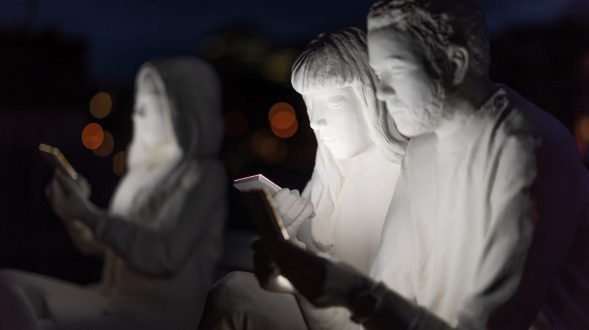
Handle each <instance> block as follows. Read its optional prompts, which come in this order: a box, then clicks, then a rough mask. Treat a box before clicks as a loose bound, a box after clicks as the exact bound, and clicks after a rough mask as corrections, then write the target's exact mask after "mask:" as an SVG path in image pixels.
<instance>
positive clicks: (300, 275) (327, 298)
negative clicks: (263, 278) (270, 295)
mask: <svg viewBox="0 0 589 330" xmlns="http://www.w3.org/2000/svg"><path fill="white" fill-rule="evenodd" d="M267 249H268V251H269V252H270V254H271V256H272V260H273V261H274V262H275V265H276V266H278V268H279V269H280V273H281V274H282V275H284V276H285V277H286V278H287V279H288V280H289V281H290V282H291V283H292V285H294V287H295V288H296V289H297V291H298V292H299V293H300V294H302V295H303V296H304V297H305V298H307V300H309V301H310V302H311V303H313V304H314V305H316V306H318V307H328V306H343V307H348V306H349V305H350V299H351V297H352V296H353V294H354V293H355V292H357V290H359V289H362V288H364V287H365V286H367V285H370V283H371V281H370V279H368V278H367V277H366V276H364V275H362V274H361V273H360V272H358V271H357V270H355V269H354V268H352V267H351V266H348V265H346V264H344V263H342V262H338V261H335V260H332V259H330V258H329V257H327V256H325V257H323V256H318V255H315V254H313V253H310V252H307V251H305V250H303V249H301V248H299V247H297V246H295V245H294V244H292V243H291V242H288V241H281V240H276V241H273V242H270V244H269V246H268V248H267Z"/></svg>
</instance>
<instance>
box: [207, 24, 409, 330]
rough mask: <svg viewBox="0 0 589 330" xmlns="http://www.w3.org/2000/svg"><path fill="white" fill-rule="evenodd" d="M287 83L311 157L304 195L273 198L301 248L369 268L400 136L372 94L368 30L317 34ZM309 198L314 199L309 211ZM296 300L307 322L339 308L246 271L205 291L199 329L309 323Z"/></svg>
mask: <svg viewBox="0 0 589 330" xmlns="http://www.w3.org/2000/svg"><path fill="white" fill-rule="evenodd" d="M292 84H293V87H294V88H295V90H297V91H298V92H299V93H301V94H302V96H303V98H304V101H305V104H306V106H307V111H308V114H309V119H310V125H311V127H312V128H313V130H314V132H315V135H316V137H317V144H318V147H317V156H316V161H315V168H314V171H313V175H312V178H311V180H310V181H309V182H308V184H307V186H306V188H305V190H304V192H303V194H302V196H303V197H302V198H301V197H300V196H299V194H298V192H297V191H290V190H288V189H283V190H281V191H279V192H278V193H277V194H276V195H275V196H274V197H273V198H274V201H275V204H276V205H277V206H278V210H279V212H280V213H281V216H282V218H283V219H284V220H285V222H286V223H287V224H289V228H288V230H289V232H290V233H291V236H295V237H297V238H298V239H299V240H300V241H301V242H303V243H304V244H305V246H306V247H307V249H310V250H314V251H321V252H326V253H329V254H330V255H332V256H335V257H337V258H340V259H342V260H345V261H346V262H348V263H350V264H351V265H353V266H354V267H355V268H356V269H358V270H359V271H361V272H363V273H365V274H367V273H368V271H369V269H370V264H371V260H372V259H373V257H374V253H375V252H376V249H377V247H378V242H379V238H380V234H381V230H382V224H383V221H384V218H385V215H386V210H387V208H388V203H389V201H390V199H391V197H392V194H393V191H394V187H395V184H396V181H397V177H398V174H399V163H400V160H401V158H402V156H403V154H404V149H405V145H406V139H405V138H404V137H402V136H401V135H400V134H399V133H397V132H396V131H395V130H394V126H393V127H392V128H390V129H389V127H388V126H389V125H392V123H391V122H390V120H389V118H388V116H387V114H386V112H385V109H384V108H383V107H380V106H379V104H378V102H377V100H376V98H375V95H374V77H373V74H372V71H371V70H370V68H369V66H368V56H367V53H366V37H365V34H364V33H363V32H361V31H360V30H359V29H355V28H348V29H345V30H343V31H340V32H336V33H331V34H322V35H320V36H319V37H317V38H316V39H315V40H313V41H312V42H311V43H310V44H309V45H308V47H307V49H306V50H305V51H304V52H303V53H302V54H301V55H300V57H299V58H298V60H297V61H296V62H295V64H294V66H293V72H292ZM377 144H378V146H377ZM382 146H384V147H382ZM308 201H310V202H311V203H312V204H308ZM308 205H311V206H314V208H312V209H311V210H314V212H315V215H314V216H313V217H309V215H310V214H311V212H309V211H308ZM300 307H302V308H303V312H305V321H306V322H307V323H309V322H315V323H317V324H318V325H320V326H325V325H326V322H327V323H330V322H332V321H333V318H334V317H335V316H334V313H335V314H339V312H338V311H332V312H330V313H327V314H322V313H314V311H311V310H310V309H311V306H310V305H308V304H307V305H306V306H304V305H303V306H297V304H296V303H295V301H294V299H293V298H292V296H291V295H285V294H282V295H281V294H275V293H269V292H264V291H263V290H262V289H261V288H260V287H259V285H258V284H257V281H256V280H255V278H254V277H253V275H252V274H244V273H238V274H235V273H234V274H231V275H230V276H229V277H227V278H225V279H224V280H222V281H221V282H219V283H217V284H216V285H215V287H213V288H212V290H211V291H210V292H209V297H208V301H207V311H206V312H205V315H204V321H203V323H201V328H202V329H208V328H212V327H217V328H231V327H232V326H235V325H236V324H247V326H246V327H248V328H252V329H262V328H265V329H271V328H273V327H278V328H280V329H300V328H305V327H306V326H305V325H304V323H303V320H302V319H301V316H300V313H301V312H300V311H299V309H300ZM344 316H345V315H344ZM348 317H349V316H348ZM348 317H344V318H343V320H344V321H346V322H347V319H348ZM243 320H247V322H244V321H243Z"/></svg>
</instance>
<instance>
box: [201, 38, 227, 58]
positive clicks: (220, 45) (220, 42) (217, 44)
mask: <svg viewBox="0 0 589 330" xmlns="http://www.w3.org/2000/svg"><path fill="white" fill-rule="evenodd" d="M200 50H201V52H202V54H203V55H204V56H205V57H207V58H208V59H218V58H220V57H222V56H223V55H225V52H226V51H227V42H226V41H225V39H224V38H223V37H222V36H218V35H212V36H208V37H207V38H205V39H204V40H203V41H202V42H201V45H200Z"/></svg>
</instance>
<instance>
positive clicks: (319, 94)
mask: <svg viewBox="0 0 589 330" xmlns="http://www.w3.org/2000/svg"><path fill="white" fill-rule="evenodd" d="M303 98H304V99H305V103H306V105H307V111H308V112H309V120H310V122H311V128H312V129H313V130H314V131H315V135H316V136H317V139H319V140H321V142H322V143H323V144H324V145H325V147H326V148H327V149H328V150H329V151H330V152H331V153H332V154H333V156H334V157H335V158H336V159H348V158H351V157H353V156H356V155H358V154H360V153H361V152H362V151H365V150H366V149H368V148H369V147H370V145H371V143H372V141H371V140H370V138H369V136H368V132H367V129H368V128H367V127H366V123H365V120H364V118H363V116H362V111H366V109H364V108H365V107H366V106H365V105H364V103H363V102H362V101H361V100H360V98H359V97H358V95H357V93H355V92H354V89H353V88H352V87H343V88H331V89H322V90H318V91H313V92H312V93H304V94H303Z"/></svg>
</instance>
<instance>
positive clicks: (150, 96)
mask: <svg viewBox="0 0 589 330" xmlns="http://www.w3.org/2000/svg"><path fill="white" fill-rule="evenodd" d="M168 113H169V104H168V101H167V100H166V99H165V98H164V97H163V96H162V95H161V94H160V93H158V92H157V91H154V90H153V89H152V88H149V89H146V88H139V89H138V90H137V94H136V95H135V106H134V110H133V127H134V130H135V137H136V138H137V139H138V140H139V141H141V143H143V144H144V145H145V146H147V147H153V146H157V145H160V144H164V143H167V142H169V139H170V134H171V132H170V129H171V128H170V127H168V126H170V125H169V121H170V119H169V118H167V117H166V116H167V114H168Z"/></svg>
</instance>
